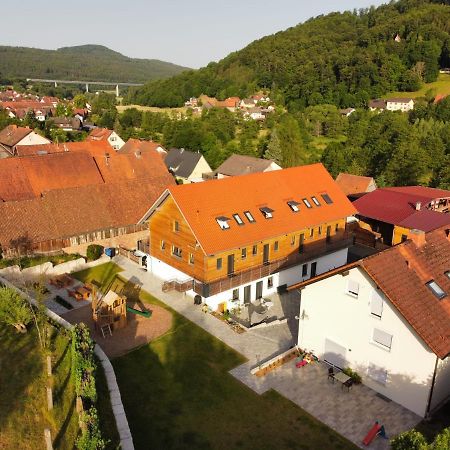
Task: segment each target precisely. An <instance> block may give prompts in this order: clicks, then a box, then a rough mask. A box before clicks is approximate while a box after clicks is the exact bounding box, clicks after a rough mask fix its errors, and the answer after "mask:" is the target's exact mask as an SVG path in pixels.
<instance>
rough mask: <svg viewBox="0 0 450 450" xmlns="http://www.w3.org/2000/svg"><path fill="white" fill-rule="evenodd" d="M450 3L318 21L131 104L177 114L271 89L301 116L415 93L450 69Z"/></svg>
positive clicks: (419, 2) (140, 94)
mask: <svg viewBox="0 0 450 450" xmlns="http://www.w3.org/2000/svg"><path fill="white" fill-rule="evenodd" d="M444 2H445V4H444ZM448 3H449V2H448V1H446V0H441V1H439V0H437V1H432V0H400V1H398V2H393V3H390V4H388V5H382V6H380V7H378V8H374V7H371V8H369V9H361V10H358V11H356V10H355V11H353V12H345V13H332V14H328V15H326V16H319V17H316V18H314V19H310V20H308V21H307V22H305V23H303V24H300V25H297V26H296V27H293V28H289V29H288V30H286V31H283V32H279V33H276V34H274V35H271V36H267V37H264V38H262V39H260V40H258V41H255V42H253V43H251V44H250V45H249V46H247V47H246V48H244V49H243V50H240V51H238V52H235V53H232V54H230V55H229V56H227V57H226V58H225V59H223V60H221V61H220V62H218V63H210V64H209V65H208V66H207V67H205V68H202V69H200V70H197V71H187V72H184V73H182V74H180V75H178V76H175V77H173V78H170V79H168V80H164V81H157V82H152V83H149V84H147V85H146V86H144V87H143V88H138V89H132V90H130V92H129V94H128V99H127V101H128V102H129V103H138V104H142V105H150V106H171V107H174V106H180V105H182V104H183V102H184V101H185V100H186V99H188V98H189V97H192V96H198V95H200V94H201V93H204V94H207V95H210V96H216V97H218V98H220V99H224V98H226V97H228V96H235V95H237V96H240V97H245V96H247V95H249V94H251V93H254V92H255V91H258V90H260V89H264V90H270V91H271V97H272V98H273V99H275V101H277V103H284V104H286V105H287V106H288V107H289V109H290V110H299V109H303V108H304V107H306V106H310V105H317V104H323V103H328V104H334V105H336V106H340V107H350V106H363V105H365V104H366V103H367V101H368V100H369V99H370V98H376V97H378V96H381V95H382V94H384V93H386V92H389V91H405V90H416V89H417V88H418V87H419V86H420V83H421V82H423V81H426V82H430V81H434V80H435V79H436V78H437V76H438V73H439V68H440V67H449V66H450V6H449V4H448ZM397 35H398V37H397ZM396 37H397V39H395V38H396Z"/></svg>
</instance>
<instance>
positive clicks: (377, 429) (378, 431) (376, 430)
mask: <svg viewBox="0 0 450 450" xmlns="http://www.w3.org/2000/svg"><path fill="white" fill-rule="evenodd" d="M377 436H380V437H382V438H385V439H387V436H386V430H385V429H384V425H380V424H379V423H378V421H376V422H375V423H374V424H373V427H372V428H371V429H370V430H369V432H368V433H367V435H366V437H365V438H364V440H363V444H364V445H370V444H371V442H372V441H373V440H374V439H375V438H376V437H377Z"/></svg>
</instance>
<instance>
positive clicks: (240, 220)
mask: <svg viewBox="0 0 450 450" xmlns="http://www.w3.org/2000/svg"><path fill="white" fill-rule="evenodd" d="M233 219H234V220H235V221H236V223H237V224H238V225H244V221H243V220H242V219H241V216H240V215H239V214H237V213H236V214H233Z"/></svg>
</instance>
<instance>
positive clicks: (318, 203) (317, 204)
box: [311, 196, 321, 206]
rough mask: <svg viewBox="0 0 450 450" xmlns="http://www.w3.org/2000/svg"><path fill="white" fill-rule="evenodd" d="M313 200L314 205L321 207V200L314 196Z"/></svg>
mask: <svg viewBox="0 0 450 450" xmlns="http://www.w3.org/2000/svg"><path fill="white" fill-rule="evenodd" d="M311 200H312V201H313V203H314V204H315V205H316V206H321V205H320V202H319V200H317V197H314V196H312V197H311Z"/></svg>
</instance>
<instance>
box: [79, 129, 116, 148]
mask: <svg viewBox="0 0 450 450" xmlns="http://www.w3.org/2000/svg"><path fill="white" fill-rule="evenodd" d="M86 140H87V141H107V142H108V144H109V145H110V146H111V147H112V148H113V149H114V150H120V149H121V148H122V147H123V146H124V145H125V141H124V140H123V139H122V138H121V137H120V136H119V135H118V134H117V133H116V132H115V131H114V130H108V129H107V128H99V127H97V128H94V129H93V130H92V131H91V132H90V133H89V136H88V137H87V139H86Z"/></svg>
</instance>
